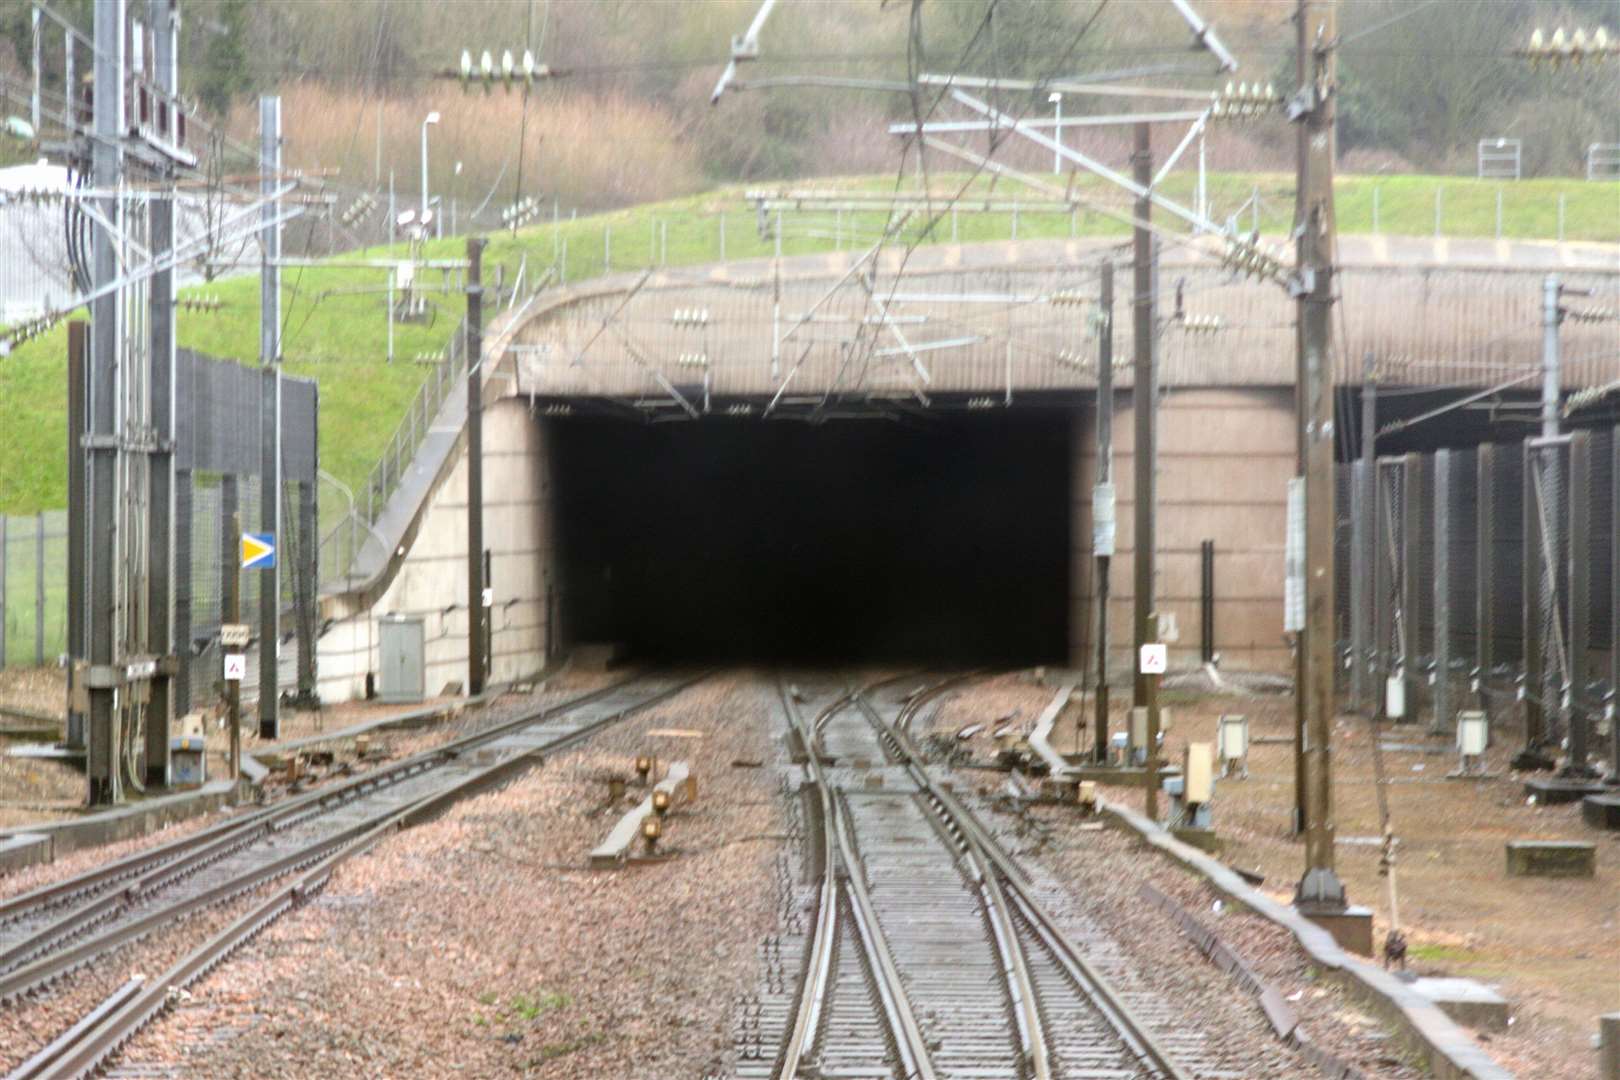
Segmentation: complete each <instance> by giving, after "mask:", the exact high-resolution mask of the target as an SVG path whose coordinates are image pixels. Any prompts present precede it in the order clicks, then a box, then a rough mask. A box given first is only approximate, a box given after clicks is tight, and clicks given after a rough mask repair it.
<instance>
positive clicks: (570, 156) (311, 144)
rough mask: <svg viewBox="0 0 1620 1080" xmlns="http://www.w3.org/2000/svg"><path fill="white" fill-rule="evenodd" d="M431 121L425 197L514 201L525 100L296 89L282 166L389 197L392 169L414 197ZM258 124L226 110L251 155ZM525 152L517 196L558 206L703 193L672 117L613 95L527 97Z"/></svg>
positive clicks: (290, 92)
mask: <svg viewBox="0 0 1620 1080" xmlns="http://www.w3.org/2000/svg"><path fill="white" fill-rule="evenodd" d="M434 110H437V111H438V112H439V113H440V114H441V120H440V123H439V124H438V126H437V127H436V128H434V129H433V130H432V131H431V132H430V133H429V135H428V138H429V141H430V150H429V155H428V156H429V166H430V168H429V172H430V175H429V180H428V183H429V187H430V189H431V190H432V192H433V193H434V194H436V195H444V196H447V197H450V198H454V199H456V200H457V201H458V202H459V203H460V205H461V206H463V207H464V208H465V207H468V206H476V205H477V204H479V203H481V202H483V200H484V199H485V197H486V196H487V195H488V194H489V192H490V191H491V189H492V188H495V187H496V182H497V179H499V180H500V184H499V190H497V192H496V195H495V197H494V199H493V200H492V203H491V205H495V206H498V205H502V204H504V203H506V202H509V201H511V197H512V192H514V191H515V190H516V182H517V172H518V144H519V135H520V131H521V129H522V128H523V126H524V125H523V96H522V94H521V93H510V94H508V93H505V92H502V91H498V90H497V91H495V92H493V93H490V94H487V95H486V94H483V93H474V94H462V93H461V91H460V90H459V89H457V88H455V87H453V86H445V87H441V88H438V89H430V90H426V91H423V92H420V93H416V94H413V95H410V96H393V97H388V98H384V99H378V98H376V97H374V96H369V95H366V94H364V93H362V92H360V91H357V90H345V89H337V88H333V87H329V86H324V85H321V84H318V83H314V82H303V83H296V84H294V85H292V86H289V87H287V88H285V89H284V90H283V92H282V126H283V130H284V131H285V132H286V137H287V145H286V152H285V156H286V163H287V167H288V168H291V169H304V170H307V171H313V170H318V169H334V168H335V169H337V170H339V175H340V177H341V180H342V181H343V182H344V183H346V184H350V185H354V186H359V187H371V186H372V185H373V184H374V183H375V184H377V185H378V186H379V187H386V185H387V183H388V173H389V171H390V170H393V172H394V180H395V190H396V191H397V192H400V193H403V194H404V195H405V196H406V197H414V196H415V195H416V194H417V193H418V192H419V190H420V188H421V179H420V177H421V172H420V169H421V128H422V121H423V118H424V117H426V115H427V114H428V113H429V112H430V111H434ZM256 123H257V117H256V110H255V108H254V107H253V106H251V105H242V106H238V107H237V108H236V109H235V110H234V111H233V113H232V116H231V121H230V127H231V130H232V131H233V132H234V134H235V135H236V136H237V137H238V138H239V139H241V140H242V141H243V142H247V143H249V144H252V143H253V142H254V141H255V140H256V136H255V134H254V126H255V124H256ZM379 129H380V132H381V134H380V145H381V150H380V154H379V150H378V147H379ZM523 142H524V148H525V149H524V159H523V177H524V180H523V189H524V192H525V194H534V193H536V192H543V193H544V194H545V195H546V196H547V197H551V196H555V197H556V198H558V199H559V200H560V201H561V202H562V203H563V205H565V206H570V207H579V208H581V209H600V208H605V207H613V206H624V205H629V204H632V203H639V202H647V201H651V200H656V199H665V198H670V197H672V196H676V195H682V194H687V193H690V192H692V191H695V190H697V189H698V188H700V187H701V186H703V184H702V172H701V170H700V169H699V168H698V162H697V153H696V150H695V148H693V147H692V146H691V145H690V144H688V143H686V142H684V141H683V140H681V139H680V138H679V135H678V132H677V129H676V125H675V123H674V122H673V120H672V118H671V116H670V115H669V113H668V112H667V111H666V110H664V109H662V108H661V107H659V106H657V105H654V104H650V103H648V102H645V101H636V100H632V99H630V98H627V97H624V96H622V95H618V94H609V95H603V96H592V97H586V96H583V95H578V94H559V93H557V92H555V91H553V90H551V89H549V88H547V89H541V90H539V91H537V92H535V93H534V94H533V96H532V97H531V100H530V102H529V107H528V123H527V133H526V136H525V138H524V140H523ZM379 159H380V161H381V166H380V170H379V167H378V164H377V162H378V160H379ZM457 162H460V163H461V166H462V169H461V173H460V175H459V176H458V175H457V174H456V171H455V166H456V163H457Z"/></svg>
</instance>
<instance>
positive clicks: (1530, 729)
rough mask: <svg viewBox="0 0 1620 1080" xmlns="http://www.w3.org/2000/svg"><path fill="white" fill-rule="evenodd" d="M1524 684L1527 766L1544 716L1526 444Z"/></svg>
mask: <svg viewBox="0 0 1620 1080" xmlns="http://www.w3.org/2000/svg"><path fill="white" fill-rule="evenodd" d="M1522 505H1523V507H1524V612H1523V617H1524V681H1523V682H1522V683H1521V684H1520V685H1519V692H1520V694H1522V695H1523V698H1524V750H1523V752H1522V753H1521V754H1520V756H1519V758H1517V759H1515V760H1519V761H1523V762H1525V764H1526V765H1529V764H1531V763H1532V761H1533V760H1534V759H1537V758H1539V757H1540V755H1541V744H1542V741H1543V736H1544V732H1543V730H1542V724H1543V712H1542V708H1541V692H1542V686H1541V683H1542V677H1541V585H1542V581H1541V557H1542V556H1541V530H1540V529H1539V528H1538V527H1537V523H1536V515H1537V495H1536V458H1535V453H1534V451H1532V450H1531V449H1530V443H1529V441H1528V440H1526V441H1525V443H1524V501H1523V503H1522Z"/></svg>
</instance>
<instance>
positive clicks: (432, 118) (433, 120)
mask: <svg viewBox="0 0 1620 1080" xmlns="http://www.w3.org/2000/svg"><path fill="white" fill-rule="evenodd" d="M438 122H439V110H437V109H434V110H433V111H432V112H430V113H428V114H427V117H426V119H424V120H423V121H422V215H421V216H422V220H423V221H426V220H427V212H428V168H427V165H428V158H427V129H428V125H429V124H437V123H438Z"/></svg>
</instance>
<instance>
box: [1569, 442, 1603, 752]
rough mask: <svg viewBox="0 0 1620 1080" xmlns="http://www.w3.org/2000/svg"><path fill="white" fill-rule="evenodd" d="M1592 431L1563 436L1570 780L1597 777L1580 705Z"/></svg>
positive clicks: (1587, 621) (1587, 609) (1586, 712)
mask: <svg viewBox="0 0 1620 1080" xmlns="http://www.w3.org/2000/svg"><path fill="white" fill-rule="evenodd" d="M1591 499H1592V433H1591V432H1589V431H1577V432H1575V433H1574V434H1572V435H1571V436H1570V440H1569V555H1568V558H1567V559H1565V561H1564V565H1565V566H1567V567H1569V642H1568V646H1567V648H1566V654H1567V655H1568V657H1569V660H1568V663H1569V681H1568V684H1567V685H1565V686H1564V701H1565V702H1567V703H1568V704H1567V705H1566V706H1565V721H1566V722H1565V726H1564V734H1565V736H1566V737H1567V738H1568V739H1569V758H1568V760H1567V761H1566V763H1565V765H1564V770H1563V775H1566V776H1570V777H1573V778H1575V779H1590V778H1593V777H1595V776H1596V775H1597V773H1596V771H1595V770H1594V769H1593V768H1592V767H1591V766H1590V765H1588V764H1587V760H1586V759H1587V745H1588V739H1587V718H1588V717H1589V716H1590V715H1591V710H1590V709H1588V708H1587V706H1586V673H1587V669H1588V667H1589V666H1590V665H1589V663H1588V660H1587V649H1588V646H1589V644H1590V642H1589V640H1588V638H1589V637H1590V633H1589V632H1590V629H1591V596H1590V594H1589V592H1588V583H1589V582H1590V580H1591V569H1592V558H1591V549H1590V548H1588V547H1587V540H1588V537H1589V535H1590V533H1589V531H1588V530H1589V527H1590V525H1591V518H1592V506H1591Z"/></svg>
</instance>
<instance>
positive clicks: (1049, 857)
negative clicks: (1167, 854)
mask: <svg viewBox="0 0 1620 1080" xmlns="http://www.w3.org/2000/svg"><path fill="white" fill-rule="evenodd" d="M988 817H989V819H990V820H992V821H994V822H995V823H996V827H997V830H998V832H1001V833H1002V834H1003V840H1004V843H1007V844H1008V846H1009V848H1010V849H1011V850H1013V851H1015V852H1017V853H1019V855H1020V857H1021V858H1022V859H1023V860H1026V861H1032V862H1034V863H1035V864H1036V865H1038V866H1040V867H1041V868H1043V869H1045V870H1047V871H1048V872H1050V873H1051V874H1052V875H1053V876H1054V877H1055V878H1056V879H1057V880H1059V881H1062V882H1066V883H1068V887H1069V890H1070V892H1071V894H1072V895H1073V896H1074V898H1075V900H1076V901H1077V903H1078V905H1079V907H1080V909H1081V910H1082V911H1083V912H1085V913H1086V914H1087V915H1089V916H1091V917H1092V918H1094V919H1096V920H1097V921H1099V922H1102V923H1104V924H1105V925H1106V926H1107V927H1108V928H1109V931H1110V932H1111V933H1112V934H1113V936H1114V937H1115V939H1116V940H1118V941H1119V942H1121V943H1122V944H1128V945H1129V948H1130V949H1131V951H1132V953H1133V957H1134V958H1135V959H1137V961H1138V962H1139V965H1140V969H1141V970H1142V971H1143V972H1144V973H1145V974H1146V975H1147V976H1148V977H1149V979H1150V981H1151V983H1152V985H1153V987H1154V989H1155V990H1156V991H1157V992H1158V993H1160V994H1163V995H1165V996H1166V997H1168V998H1170V999H1171V1000H1174V1001H1176V1002H1178V1003H1179V1004H1180V1005H1181V1007H1182V1009H1183V1010H1184V1011H1185V1012H1186V1014H1187V1015H1189V1016H1197V1017H1198V1018H1199V1025H1200V1027H1203V1028H1205V1029H1206V1030H1209V1031H1211V1032H1218V1033H1224V1036H1223V1037H1224V1039H1225V1040H1226V1045H1225V1046H1223V1048H1222V1049H1223V1051H1224V1052H1226V1053H1227V1054H1228V1055H1229V1057H1230V1062H1231V1064H1232V1065H1233V1066H1234V1067H1240V1068H1241V1071H1242V1074H1243V1075H1244V1076H1254V1077H1258V1076H1261V1075H1265V1074H1264V1073H1263V1072H1261V1071H1259V1070H1257V1069H1256V1068H1255V1067H1254V1066H1253V1065H1252V1064H1251V1063H1257V1062H1261V1061H1266V1060H1275V1059H1277V1058H1278V1057H1279V1051H1282V1044H1281V1043H1280V1042H1279V1041H1278V1039H1277V1038H1276V1036H1275V1035H1274V1034H1273V1032H1272V1031H1271V1028H1270V1027H1269V1025H1268V1024H1266V1022H1265V1021H1264V1018H1263V1015H1262V1013H1261V1012H1260V1008H1259V1004H1258V1001H1257V1000H1256V999H1255V998H1253V997H1252V996H1250V995H1249V993H1248V992H1247V991H1245V990H1243V989H1242V988H1241V987H1239V986H1238V984H1237V983H1236V982H1235V981H1234V980H1232V979H1230V978H1229V977H1227V976H1226V975H1224V974H1223V973H1221V971H1220V970H1219V969H1218V968H1216V967H1215V966H1214V965H1213V964H1211V963H1210V962H1209V961H1208V960H1207V959H1206V958H1205V957H1204V956H1203V954H1202V953H1200V952H1199V951H1198V949H1197V948H1196V946H1194V945H1193V944H1192V942H1191V940H1190V939H1188V938H1187V937H1186V936H1185V935H1184V934H1183V933H1182V932H1181V930H1180V928H1179V927H1178V926H1177V925H1176V924H1175V922H1174V921H1172V920H1171V919H1170V918H1169V917H1168V916H1167V915H1166V914H1164V913H1163V912H1161V911H1160V910H1158V909H1157V908H1156V907H1153V906H1152V905H1150V904H1148V903H1146V902H1144V901H1143V900H1142V898H1141V896H1140V892H1139V890H1140V887H1141V885H1143V884H1149V885H1152V886H1153V887H1154V888H1156V889H1158V890H1159V891H1160V892H1162V893H1164V894H1165V895H1167V896H1169V897H1170V898H1171V899H1173V900H1175V901H1176V902H1177V903H1179V904H1181V906H1182V907H1183V908H1185V909H1186V910H1187V911H1188V912H1189V913H1191V914H1192V915H1193V917H1194V918H1197V919H1198V920H1199V921H1200V922H1202V923H1203V924H1204V925H1205V926H1206V927H1208V928H1209V929H1211V930H1212V931H1214V933H1215V934H1216V935H1217V936H1219V937H1220V938H1221V939H1222V940H1223V941H1225V943H1226V944H1227V946H1228V947H1230V948H1231V949H1232V950H1233V952H1235V953H1237V954H1238V955H1239V956H1241V957H1242V958H1243V959H1244V960H1245V961H1247V962H1248V964H1249V965H1250V966H1251V967H1252V968H1253V969H1254V970H1255V972H1256V973H1257V974H1258V975H1259V976H1260V977H1261V979H1263V980H1264V981H1265V982H1266V983H1267V984H1268V985H1270V986H1272V987H1273V988H1275V989H1276V990H1277V991H1278V992H1279V993H1281V994H1282V995H1283V997H1284V998H1285V999H1286V1000H1288V1002H1289V1004H1290V1005H1291V1006H1292V1007H1293V1008H1294V1010H1295V1011H1296V1012H1297V1013H1298V1014H1299V1016H1300V1019H1301V1023H1302V1026H1303V1028H1304V1030H1305V1031H1306V1032H1307V1034H1308V1035H1309V1036H1310V1038H1311V1039H1312V1040H1313V1041H1314V1042H1315V1043H1316V1044H1317V1045H1318V1046H1321V1047H1323V1048H1324V1049H1327V1050H1329V1051H1331V1052H1333V1053H1335V1054H1337V1055H1338V1056H1340V1057H1341V1058H1342V1059H1344V1060H1345V1061H1348V1062H1350V1063H1351V1064H1354V1065H1355V1066H1357V1067H1358V1068H1360V1069H1361V1070H1362V1071H1363V1072H1365V1073H1366V1074H1367V1075H1368V1076H1369V1077H1378V1078H1387V1080H1406V1078H1412V1077H1420V1076H1423V1075H1425V1073H1424V1072H1423V1071H1422V1070H1420V1069H1417V1068H1414V1067H1413V1066H1412V1065H1410V1064H1408V1063H1407V1062H1405V1061H1404V1060H1402V1058H1401V1056H1400V1054H1399V1052H1398V1050H1397V1049H1396V1047H1395V1046H1394V1045H1393V1043H1392V1041H1391V1033H1390V1031H1389V1029H1388V1027H1387V1026H1386V1025H1385V1024H1383V1023H1382V1022H1380V1021H1379V1020H1378V1019H1377V1018H1376V1017H1374V1016H1372V1015H1371V1014H1369V1013H1368V1012H1367V1011H1366V1010H1364V1009H1362V1008H1361V1007H1360V1006H1359V1005H1358V1004H1356V1003H1355V1002H1353V1001H1351V1000H1350V999H1349V998H1348V997H1347V995H1346V994H1345V992H1344V991H1343V990H1342V989H1341V988H1339V987H1337V986H1336V985H1334V984H1333V983H1331V982H1329V981H1326V980H1323V979H1321V978H1319V977H1318V976H1317V975H1316V973H1315V972H1314V971H1313V970H1312V968H1311V967H1310V965H1309V964H1307V963H1306V962H1305V958H1304V954H1303V953H1302V952H1301V951H1300V950H1299V947H1298V944H1297V943H1296V942H1295V941H1294V939H1293V936H1292V935H1290V934H1289V933H1288V932H1287V931H1285V930H1283V929H1282V928H1281V927H1278V926H1276V925H1274V924H1273V923H1271V922H1270V921H1268V920H1266V919H1264V918H1262V917H1260V916H1258V915H1254V914H1252V913H1248V912H1243V911H1241V910H1239V909H1237V908H1234V907H1233V906H1232V905H1231V904H1230V903H1228V902H1226V901H1224V900H1223V899H1222V898H1221V896H1220V894H1219V893H1217V892H1216V891H1215V890H1214V889H1212V888H1210V887H1209V886H1208V885H1207V884H1206V883H1205V882H1204V881H1203V880H1202V879H1200V878H1198V877H1196V876H1194V875H1192V874H1189V873H1187V872H1185V871H1183V870H1180V869H1179V868H1177V867H1175V866H1172V865H1170V864H1168V863H1167V862H1165V861H1164V859H1163V858H1162V857H1161V856H1159V855H1158V854H1157V853H1155V852H1153V851H1151V850H1149V849H1148V848H1146V847H1145V846H1143V845H1142V844H1141V843H1140V842H1139V841H1137V840H1136V839H1135V838H1134V837H1131V836H1129V835H1127V834H1125V833H1124V832H1121V831H1119V830H1118V829H1115V828H1105V829H1102V830H1098V831H1091V830H1085V829H1082V828H1081V825H1082V820H1081V819H1080V818H1079V817H1078V815H1077V814H1076V813H1075V812H1074V811H1073V810H1072V809H1070V808H1067V807H1058V806H1037V807H1031V808H1029V809H1028V810H1027V811H1025V813H1024V814H1023V815H1020V816H1019V817H1017V818H1014V817H1012V816H1010V815H1008V814H1005V813H991V814H989V815H988ZM1126 866H1129V868H1130V869H1129V871H1128V872H1127V871H1125V870H1124V868H1125V867H1126ZM1281 1056H1282V1057H1284V1058H1285V1059H1286V1060H1287V1061H1288V1065H1287V1066H1285V1071H1283V1072H1273V1073H1270V1074H1269V1075H1275V1076H1280V1077H1285V1076H1310V1075H1313V1074H1314V1073H1315V1070H1314V1069H1313V1068H1312V1067H1311V1066H1309V1065H1308V1064H1306V1063H1305V1062H1304V1061H1303V1060H1302V1059H1300V1058H1298V1057H1297V1056H1295V1055H1292V1054H1291V1053H1288V1052H1286V1051H1282V1053H1281ZM1289 1070H1292V1071H1289Z"/></svg>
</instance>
